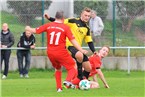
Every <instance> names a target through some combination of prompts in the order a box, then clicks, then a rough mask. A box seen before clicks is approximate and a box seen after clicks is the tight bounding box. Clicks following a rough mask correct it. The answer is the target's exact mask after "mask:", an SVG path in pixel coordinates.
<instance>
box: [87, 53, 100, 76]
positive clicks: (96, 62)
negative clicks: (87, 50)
mask: <svg viewBox="0 0 145 97" xmlns="http://www.w3.org/2000/svg"><path fill="white" fill-rule="evenodd" d="M89 62H90V64H91V67H92V70H91V72H90V75H89V76H93V75H94V74H96V73H97V71H96V69H99V68H100V67H101V65H102V61H101V58H100V57H99V56H98V55H96V54H94V55H92V56H90V57H89Z"/></svg>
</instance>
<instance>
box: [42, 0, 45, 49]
mask: <svg viewBox="0 0 145 97" xmlns="http://www.w3.org/2000/svg"><path fill="white" fill-rule="evenodd" d="M43 15H44V0H42V25H43V24H44V16H43ZM44 39H45V38H44V32H43V33H42V47H44Z"/></svg>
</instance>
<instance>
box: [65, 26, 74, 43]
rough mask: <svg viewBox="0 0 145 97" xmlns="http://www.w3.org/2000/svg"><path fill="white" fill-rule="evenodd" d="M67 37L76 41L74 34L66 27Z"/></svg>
mask: <svg viewBox="0 0 145 97" xmlns="http://www.w3.org/2000/svg"><path fill="white" fill-rule="evenodd" d="M66 36H67V38H68V39H69V40H72V39H75V37H74V35H73V34H72V32H71V30H70V28H69V27H68V26H66Z"/></svg>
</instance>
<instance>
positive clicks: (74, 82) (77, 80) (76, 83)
mask: <svg viewBox="0 0 145 97" xmlns="http://www.w3.org/2000/svg"><path fill="white" fill-rule="evenodd" d="M80 81H81V80H80V79H79V78H77V77H76V78H75V79H74V80H73V81H72V84H74V85H78V84H79V82H80Z"/></svg>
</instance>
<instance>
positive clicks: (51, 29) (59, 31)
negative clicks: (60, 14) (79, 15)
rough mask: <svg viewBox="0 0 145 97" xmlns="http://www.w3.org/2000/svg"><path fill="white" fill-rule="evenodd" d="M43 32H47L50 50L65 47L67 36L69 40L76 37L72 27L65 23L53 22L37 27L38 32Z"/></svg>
mask: <svg viewBox="0 0 145 97" xmlns="http://www.w3.org/2000/svg"><path fill="white" fill-rule="evenodd" d="M42 32H46V33H47V49H49V50H56V49H57V50H60V49H61V48H65V46H66V37H68V39H69V40H72V39H74V36H73V34H72V33H71V30H70V28H69V27H68V26H67V25H65V24H63V23H58V22H51V23H47V24H44V25H42V26H40V27H38V28H36V33H37V34H40V33H42Z"/></svg>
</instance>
